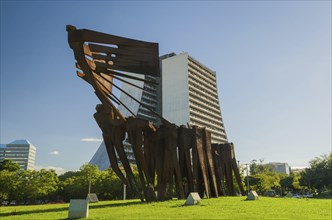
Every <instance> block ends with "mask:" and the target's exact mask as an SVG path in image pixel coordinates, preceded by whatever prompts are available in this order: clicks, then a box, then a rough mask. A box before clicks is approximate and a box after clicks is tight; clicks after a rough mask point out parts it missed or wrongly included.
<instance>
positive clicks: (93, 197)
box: [86, 193, 99, 202]
mask: <svg viewBox="0 0 332 220" xmlns="http://www.w3.org/2000/svg"><path fill="white" fill-rule="evenodd" d="M86 199H87V200H89V202H99V200H98V197H97V194H96V193H90V194H88V196H87V197H86Z"/></svg>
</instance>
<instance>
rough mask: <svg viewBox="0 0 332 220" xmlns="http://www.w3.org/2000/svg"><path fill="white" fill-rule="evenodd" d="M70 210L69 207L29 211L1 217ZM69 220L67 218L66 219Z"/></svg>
mask: <svg viewBox="0 0 332 220" xmlns="http://www.w3.org/2000/svg"><path fill="white" fill-rule="evenodd" d="M66 210H68V207H63V208H49V209H41V210H40V209H39V210H29V211H16V209H14V211H11V212H7V213H0V217H8V216H17V215H28V214H38V213H52V212H62V211H66ZM66 219H67V218H66Z"/></svg>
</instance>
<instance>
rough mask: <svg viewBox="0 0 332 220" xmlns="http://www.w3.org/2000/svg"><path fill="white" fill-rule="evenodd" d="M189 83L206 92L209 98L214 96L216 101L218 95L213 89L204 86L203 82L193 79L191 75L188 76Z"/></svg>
mask: <svg viewBox="0 0 332 220" xmlns="http://www.w3.org/2000/svg"><path fill="white" fill-rule="evenodd" d="M188 78H189V81H190V82H192V83H194V84H195V85H196V86H198V87H200V88H201V89H202V90H206V92H207V93H210V94H211V96H215V97H216V98H217V99H218V93H217V90H216V89H215V87H211V86H206V83H205V81H204V80H199V79H197V78H195V77H194V76H193V75H190V74H189V77H188Z"/></svg>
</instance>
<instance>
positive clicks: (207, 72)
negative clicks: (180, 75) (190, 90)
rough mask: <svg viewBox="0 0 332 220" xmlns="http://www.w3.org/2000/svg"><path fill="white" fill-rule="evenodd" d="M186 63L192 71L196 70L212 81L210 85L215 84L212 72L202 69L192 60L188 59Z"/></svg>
mask: <svg viewBox="0 0 332 220" xmlns="http://www.w3.org/2000/svg"><path fill="white" fill-rule="evenodd" d="M188 63H189V67H191V68H193V69H194V70H196V71H197V72H199V73H200V74H202V75H204V76H205V77H208V78H209V79H210V80H211V81H212V83H215V81H216V76H215V73H214V72H211V71H209V70H207V69H205V68H202V67H201V66H200V65H199V64H197V63H196V62H194V61H193V60H190V59H189V62H188ZM204 73H205V74H204Z"/></svg>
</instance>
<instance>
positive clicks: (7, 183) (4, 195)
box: [0, 169, 18, 204]
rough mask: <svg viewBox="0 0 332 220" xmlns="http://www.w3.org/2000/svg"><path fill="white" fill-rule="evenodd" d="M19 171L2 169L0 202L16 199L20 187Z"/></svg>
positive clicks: (0, 173)
mask: <svg viewBox="0 0 332 220" xmlns="http://www.w3.org/2000/svg"><path fill="white" fill-rule="evenodd" d="M17 173H18V171H17V172H11V171H8V170H6V169H4V170H2V171H0V186H1V187H0V204H1V203H2V201H4V200H7V201H12V200H14V199H15V196H16V192H17V189H18V175H17Z"/></svg>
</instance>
